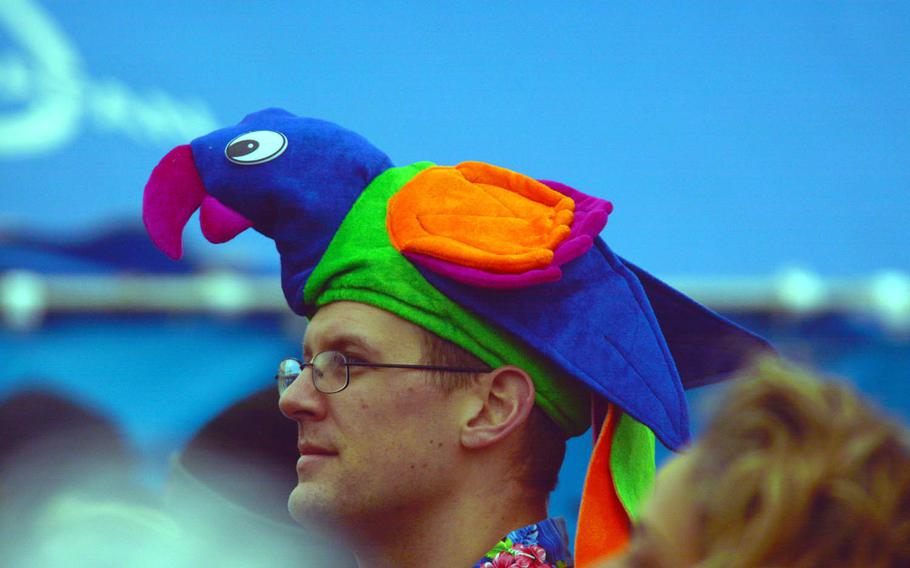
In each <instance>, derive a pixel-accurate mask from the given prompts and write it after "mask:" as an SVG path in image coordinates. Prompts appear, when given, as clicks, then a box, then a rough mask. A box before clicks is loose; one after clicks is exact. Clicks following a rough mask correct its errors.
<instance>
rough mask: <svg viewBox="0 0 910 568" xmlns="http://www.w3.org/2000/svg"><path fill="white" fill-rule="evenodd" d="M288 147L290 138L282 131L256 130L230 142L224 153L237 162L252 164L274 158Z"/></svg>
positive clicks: (245, 164)
mask: <svg viewBox="0 0 910 568" xmlns="http://www.w3.org/2000/svg"><path fill="white" fill-rule="evenodd" d="M287 147H288V139H287V138H286V137H285V136H284V134H282V133H280V132H274V131H272V130H256V131H254V132H247V133H246V134H241V135H240V136H238V137H237V138H234V139H233V140H231V141H230V142H228V145H227V148H225V149H224V155H225V156H227V159H228V160H230V161H232V162H234V163H235V164H241V165H243V166H252V165H254V164H262V163H265V162H268V161H270V160H274V159H275V158H277V157H278V156H280V155H281V153H282V152H284V150H285V148H287Z"/></svg>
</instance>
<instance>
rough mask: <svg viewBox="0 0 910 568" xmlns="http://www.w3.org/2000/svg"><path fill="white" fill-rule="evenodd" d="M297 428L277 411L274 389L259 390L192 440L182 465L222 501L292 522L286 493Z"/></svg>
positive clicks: (294, 478)
mask: <svg viewBox="0 0 910 568" xmlns="http://www.w3.org/2000/svg"><path fill="white" fill-rule="evenodd" d="M298 457H299V454H298V452H297V428H296V426H295V425H294V423H293V422H291V421H290V420H288V419H287V418H285V417H284V416H282V415H281V413H280V412H279V411H278V393H277V392H276V391H275V389H274V388H267V389H263V390H261V391H258V392H256V393H254V394H252V395H250V396H248V397H246V398H244V399H243V400H241V401H239V402H237V403H235V404H233V405H231V406H230V407H228V408H226V409H224V410H223V411H222V412H220V413H219V414H218V415H217V416H215V418H213V419H212V420H210V421H209V422H208V423H207V424H206V425H205V426H203V427H202V429H200V430H199V432H197V433H196V435H195V436H194V437H193V438H192V440H190V442H189V443H188V444H187V446H186V448H185V449H184V450H183V452H182V454H181V456H180V458H179V460H180V461H179V465H180V466H181V467H182V468H183V469H185V470H186V472H187V473H189V474H190V475H192V476H193V477H195V478H196V479H197V480H198V481H200V482H202V483H203V484H204V485H206V486H207V487H208V488H209V489H212V490H213V491H215V492H217V493H218V494H220V495H221V496H222V497H224V498H226V499H228V500H230V501H232V502H234V503H236V504H237V505H240V506H241V507H244V508H245V509H248V510H250V511H253V512H256V513H258V514H260V515H263V516H265V517H267V518H270V519H272V520H275V521H278V522H282V523H288V524H291V523H293V521H292V520H291V518H290V516H289V515H288V511H287V502H288V494H289V493H290V492H291V489H293V487H294V485H295V484H296V483H297V474H296V471H295V469H294V466H295V464H296V461H297V458H298Z"/></svg>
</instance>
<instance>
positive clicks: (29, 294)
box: [0, 269, 910, 331]
mask: <svg viewBox="0 0 910 568" xmlns="http://www.w3.org/2000/svg"><path fill="white" fill-rule="evenodd" d="M667 282H668V283H670V284H671V285H673V286H675V287H677V288H678V289H680V290H682V291H683V292H685V293H686V294H688V295H690V296H691V297H693V298H695V299H696V300H698V301H699V302H702V303H704V304H705V305H708V306H710V307H712V308H713V309H716V310H718V311H722V312H742V311H750V312H754V311H763V312H783V313H793V314H798V315H810V314H815V313H823V312H842V313H863V314H873V315H876V316H878V317H880V318H881V320H882V322H883V323H884V324H885V325H886V326H888V327H889V328H893V329H896V330H901V331H908V330H910V275H908V274H905V273H902V272H895V271H891V272H882V273H879V274H876V275H872V276H867V277H863V278H839V279H838V278H822V277H821V276H819V275H817V274H814V273H812V272H810V271H807V270H803V269H788V270H784V271H781V272H779V273H777V274H775V275H772V276H768V277H755V278H733V277H699V278H675V279H674V278H668V279H667ZM0 311H2V316H3V319H4V321H5V323H6V325H8V326H11V327H15V328H29V327H34V326H37V325H40V322H41V320H42V319H43V317H44V315H45V314H47V313H87V312H101V313H118V312H119V313H149V312H151V313H155V312H164V313H190V312H196V313H198V312H202V313H213V314H220V315H232V314H243V313H250V312H259V313H286V312H287V311H288V308H287V304H285V301H284V297H283V295H282V294H281V288H280V286H279V279H278V276H277V275H275V276H247V275H242V274H239V273H234V272H225V271H218V272H209V273H203V274H198V275H181V276H135V275H122V276H111V275H105V276H91V275H72V276H63V275H43V274H38V273H34V272H26V271H17V270H12V271H8V272H6V273H4V274H2V275H0Z"/></svg>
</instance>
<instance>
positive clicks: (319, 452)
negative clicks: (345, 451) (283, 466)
mask: <svg viewBox="0 0 910 568" xmlns="http://www.w3.org/2000/svg"><path fill="white" fill-rule="evenodd" d="M297 451H298V452H300V455H301V456H334V455H337V454H338V453H337V452H333V451H332V450H328V449H326V448H323V447H320V446H316V445H313V444H299V445H298V446H297Z"/></svg>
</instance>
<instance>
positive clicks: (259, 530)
mask: <svg viewBox="0 0 910 568" xmlns="http://www.w3.org/2000/svg"><path fill="white" fill-rule="evenodd" d="M277 402H278V396H277V393H276V392H275V388H274V387H270V388H266V389H263V390H259V391H257V392H254V393H252V394H250V395H248V396H246V397H244V398H243V399H241V400H239V401H237V402H235V403H234V404H231V405H230V406H228V407H227V408H225V409H223V410H222V411H220V412H219V413H218V414H217V415H216V416H214V417H213V418H212V419H211V420H209V421H208V422H207V423H206V424H205V425H203V427H202V428H200V429H199V431H198V432H196V434H194V435H193V437H192V438H191V439H190V441H189V442H188V443H187V444H186V446H185V447H184V448H183V450H182V451H180V452H179V453H178V454H176V455H175V456H174V457H173V459H172V460H171V472H170V476H169V479H168V483H167V486H166V489H165V495H164V497H165V498H164V501H165V508H166V510H167V511H168V512H169V513H171V514H172V515H173V516H174V517H175V519H176V520H177V521H178V522H180V523H184V524H189V525H192V526H196V527H198V528H197V531H196V532H199V533H202V534H204V535H205V537H206V538H207V539H208V540H209V541H210V542H211V543H220V545H219V546H218V548H220V549H221V550H231V551H232V552H231V554H230V555H229V557H230V559H231V562H232V565H235V566H245V565H251V563H253V562H255V564H256V565H263V566H269V565H276V564H280V563H281V562H287V561H288V559H296V560H294V562H298V563H301V564H304V565H312V566H337V567H339V568H342V567H345V566H354V565H355V564H354V562H353V558H352V557H351V555H350V553H348V552H347V551H346V550H345V549H344V548H342V547H341V546H340V545H339V544H337V543H335V542H333V541H331V540H326V539H324V538H317V537H316V536H315V535H314V534H313V532H312V531H307V530H305V529H304V528H301V527H299V526H297V525H296V524H295V523H294V521H293V520H292V519H291V517H290V515H289V514H288V507H287V501H288V492H289V491H290V490H291V488H293V487H294V485H295V484H296V482H297V475H296V474H295V472H294V465H295V463H296V461H297V459H298V458H299V456H300V454H299V453H298V451H297V441H296V428H295V427H294V425H293V423H291V422H289V421H288V420H287V419H286V418H285V417H284V416H283V415H282V414H281V413H280V412H279V411H278V405H277ZM304 559H305V561H304ZM241 560H243V561H242V562H241ZM270 563H271V564H270ZM221 565H223V564H221Z"/></svg>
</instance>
